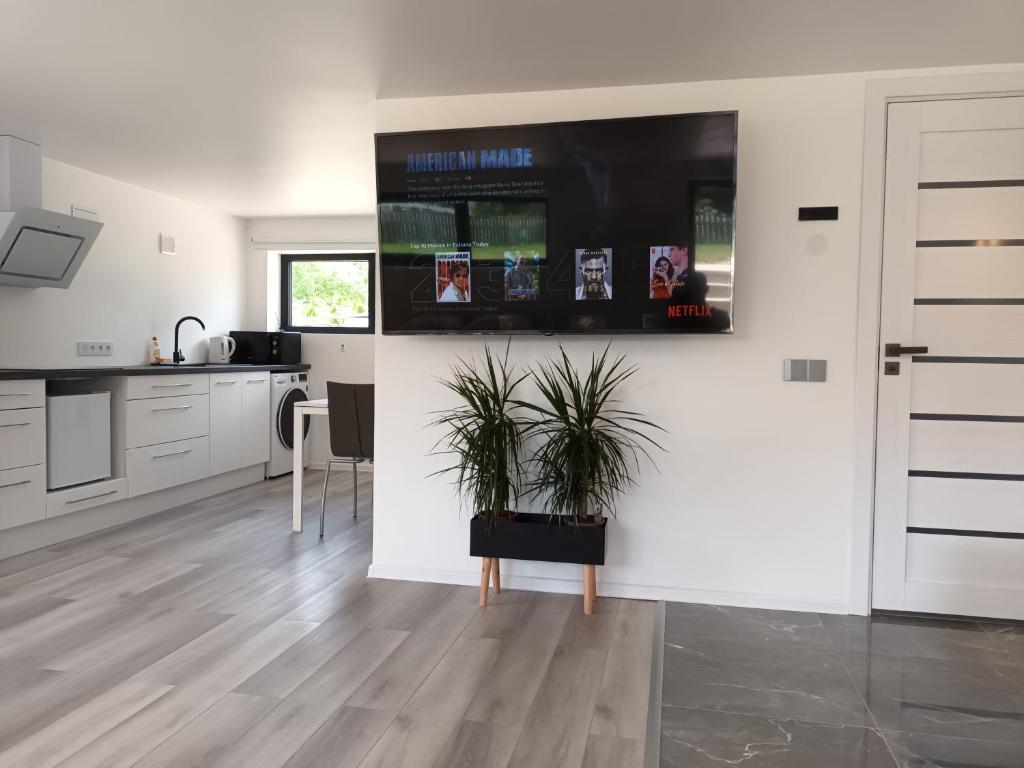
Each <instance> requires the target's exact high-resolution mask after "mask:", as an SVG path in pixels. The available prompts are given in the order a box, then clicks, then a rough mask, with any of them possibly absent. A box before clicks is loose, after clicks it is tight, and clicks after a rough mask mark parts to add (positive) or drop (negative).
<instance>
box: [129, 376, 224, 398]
mask: <svg viewBox="0 0 1024 768" xmlns="http://www.w3.org/2000/svg"><path fill="white" fill-rule="evenodd" d="M124 380H125V385H124V392H125V398H126V399H128V400H139V399H142V398H144V397H178V396H180V395H205V394H206V393H207V392H209V391H210V374H208V373H181V374H178V373H165V374H162V375H161V374H157V375H154V376H125V377H124Z"/></svg>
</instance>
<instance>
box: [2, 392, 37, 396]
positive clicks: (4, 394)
mask: <svg viewBox="0 0 1024 768" xmlns="http://www.w3.org/2000/svg"><path fill="white" fill-rule="evenodd" d="M31 394H32V393H31V392H0V397H28V396H29V395H31Z"/></svg>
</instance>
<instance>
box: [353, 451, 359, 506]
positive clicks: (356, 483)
mask: <svg viewBox="0 0 1024 768" xmlns="http://www.w3.org/2000/svg"><path fill="white" fill-rule="evenodd" d="M358 515H359V478H358V477H357V473H356V463H355V462H354V461H353V462H352V519H353V520H355V519H356V517H358Z"/></svg>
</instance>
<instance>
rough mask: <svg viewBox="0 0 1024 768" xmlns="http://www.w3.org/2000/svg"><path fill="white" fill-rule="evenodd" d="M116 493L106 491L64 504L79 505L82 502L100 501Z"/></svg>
mask: <svg viewBox="0 0 1024 768" xmlns="http://www.w3.org/2000/svg"><path fill="white" fill-rule="evenodd" d="M115 493H117V490H113V491H107V492H106V493H97V494H96V495H95V496H85V497H84V498H81V499H70V500H68V501H67V502H65V503H66V504H81V503H82V502H83V501H92V500H93V499H102V498H103V497H104V496H113V495H114V494H115Z"/></svg>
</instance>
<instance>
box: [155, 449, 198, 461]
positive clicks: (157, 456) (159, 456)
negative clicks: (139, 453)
mask: <svg viewBox="0 0 1024 768" xmlns="http://www.w3.org/2000/svg"><path fill="white" fill-rule="evenodd" d="M183 453H192V449H191V448H186V449H185V450H183V451H171V452H170V453H157V454H154V455H153V456H152V457H151V458H154V459H166V458H167V457H168V456H180V455H181V454H183Z"/></svg>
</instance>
